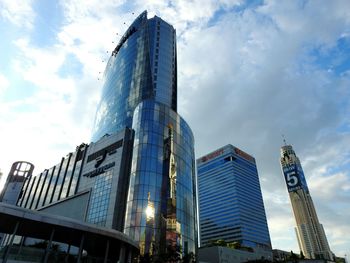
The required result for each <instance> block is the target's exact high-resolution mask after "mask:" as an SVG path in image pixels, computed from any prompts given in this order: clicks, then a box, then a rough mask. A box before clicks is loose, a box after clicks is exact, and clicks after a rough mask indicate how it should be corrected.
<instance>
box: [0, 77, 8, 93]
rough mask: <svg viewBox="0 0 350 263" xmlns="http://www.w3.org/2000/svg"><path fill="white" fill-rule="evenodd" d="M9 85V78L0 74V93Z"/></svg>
mask: <svg viewBox="0 0 350 263" xmlns="http://www.w3.org/2000/svg"><path fill="white" fill-rule="evenodd" d="M9 86H10V82H9V80H8V79H7V78H6V77H5V76H4V75H3V74H0V94H2V93H3V92H4V91H5V90H6V89H7V88H8V87H9Z"/></svg>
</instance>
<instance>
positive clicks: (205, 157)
mask: <svg viewBox="0 0 350 263" xmlns="http://www.w3.org/2000/svg"><path fill="white" fill-rule="evenodd" d="M223 153H224V149H220V150H217V151H215V152H213V153H210V154H208V155H206V156H204V157H202V158H201V161H202V162H206V161H209V160H211V159H213V158H215V157H217V156H219V155H221V154H223Z"/></svg>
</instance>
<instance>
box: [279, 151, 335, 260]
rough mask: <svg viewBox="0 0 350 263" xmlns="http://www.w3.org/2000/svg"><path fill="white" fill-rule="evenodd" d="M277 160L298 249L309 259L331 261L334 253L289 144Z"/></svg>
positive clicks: (298, 162) (297, 159) (296, 158)
mask: <svg viewBox="0 0 350 263" xmlns="http://www.w3.org/2000/svg"><path fill="white" fill-rule="evenodd" d="M280 161H281V167H282V172H283V175H284V178H285V181H286V184H287V189H288V192H289V197H290V201H291V203H292V208H293V212H294V217H295V221H296V224H297V226H296V228H295V231H296V235H297V239H298V244H299V247H300V250H301V251H302V252H303V254H304V255H305V257H306V258H309V259H328V260H332V259H333V254H332V252H331V250H330V248H329V245H328V241H327V238H326V234H325V232H324V229H323V226H322V225H321V224H320V223H319V221H318V217H317V213H316V210H315V207H314V204H313V201H312V198H311V195H310V192H309V189H308V186H307V183H306V180H305V176H304V172H303V169H302V167H301V163H300V160H299V158H298V157H297V156H296V154H295V152H294V150H293V147H292V146H291V145H284V146H282V148H281V160H280Z"/></svg>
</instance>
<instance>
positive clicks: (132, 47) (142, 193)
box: [16, 12, 197, 260]
mask: <svg viewBox="0 0 350 263" xmlns="http://www.w3.org/2000/svg"><path fill="white" fill-rule="evenodd" d="M176 63H177V62H176V33H175V29H174V28H173V27H172V26H171V25H169V24H168V23H167V22H165V21H164V20H162V19H161V18H159V17H156V16H155V17H154V18H151V19H148V18H147V12H143V13H142V14H141V15H139V16H138V17H137V18H136V19H135V21H134V22H133V23H132V24H131V25H130V27H129V28H128V30H127V31H126V32H125V34H124V35H123V36H122V38H121V40H120V41H119V43H118V45H117V46H116V48H115V49H114V51H113V52H112V54H111V57H110V58H109V61H108V63H107V65H106V69H105V72H104V77H103V89H102V94H101V100H100V103H99V105H98V109H97V112H96V117H95V126H94V131H93V135H92V143H90V144H89V145H88V144H84V143H83V144H81V145H79V146H78V147H77V148H76V151H75V152H72V153H69V154H68V155H67V156H66V157H63V158H62V159H61V161H60V162H59V163H58V164H57V165H55V166H53V167H51V168H50V169H46V170H44V171H43V172H42V173H40V174H39V175H37V176H30V177H29V178H28V179H27V180H26V181H25V183H24V184H23V188H22V194H21V196H20V198H18V200H17V201H16V203H17V205H18V206H21V207H23V208H26V209H31V210H37V211H41V212H45V213H50V214H56V215H60V216H65V217H70V218H73V219H75V220H80V221H83V222H87V223H92V224H95V225H97V226H101V227H105V228H108V229H115V230H118V231H123V232H124V233H125V234H126V235H128V236H129V237H130V238H132V240H134V241H135V242H136V243H137V244H138V246H139V248H140V253H141V256H145V257H147V258H152V259H154V260H162V257H163V256H166V255H169V254H173V255H177V256H178V257H180V258H183V257H185V256H187V255H190V254H191V255H195V254H196V247H197V224H196V222H197V221H196V218H197V215H196V207H197V205H196V184H195V171H194V167H195V158H194V139H193V134H192V131H191V129H190V127H189V126H188V124H187V123H186V122H185V120H184V119H183V118H181V116H180V115H179V114H178V113H177V112H176V110H177V64H176Z"/></svg>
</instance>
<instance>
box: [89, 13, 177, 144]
mask: <svg viewBox="0 0 350 263" xmlns="http://www.w3.org/2000/svg"><path fill="white" fill-rule="evenodd" d="M102 80H103V89H102V94H101V100H100V103H99V105H98V108H97V112H96V116H95V125H94V130H93V135H92V141H96V140H98V139H100V138H101V137H102V136H103V135H105V134H106V133H108V134H111V133H115V132H116V131H119V130H121V129H123V128H125V127H128V128H131V126H132V119H133V113H134V110H135V108H136V107H137V105H138V104H139V103H140V102H142V101H143V100H146V99H152V100H154V101H156V102H158V103H162V104H164V105H166V106H168V107H169V108H170V109H172V110H173V111H176V110H177V59H176V31H175V29H174V27H173V26H171V25H169V24H168V23H167V22H165V21H164V20H162V19H161V18H160V17H157V16H155V17H153V18H151V19H147V12H146V11H144V12H143V13H141V14H140V15H139V16H138V17H137V18H136V19H135V21H134V22H133V23H132V24H131V25H130V27H129V28H128V30H127V31H126V32H125V33H124V35H123V36H122V38H121V39H120V41H119V43H118V45H117V46H116V48H115V49H114V50H113V52H112V55H111V56H110V58H109V60H108V63H107V65H106V68H105V71H104V75H103V78H102Z"/></svg>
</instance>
